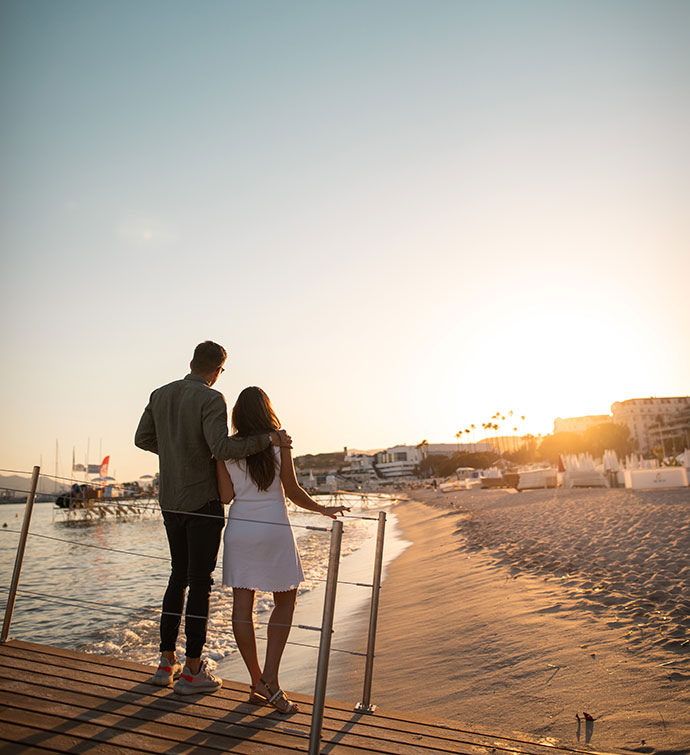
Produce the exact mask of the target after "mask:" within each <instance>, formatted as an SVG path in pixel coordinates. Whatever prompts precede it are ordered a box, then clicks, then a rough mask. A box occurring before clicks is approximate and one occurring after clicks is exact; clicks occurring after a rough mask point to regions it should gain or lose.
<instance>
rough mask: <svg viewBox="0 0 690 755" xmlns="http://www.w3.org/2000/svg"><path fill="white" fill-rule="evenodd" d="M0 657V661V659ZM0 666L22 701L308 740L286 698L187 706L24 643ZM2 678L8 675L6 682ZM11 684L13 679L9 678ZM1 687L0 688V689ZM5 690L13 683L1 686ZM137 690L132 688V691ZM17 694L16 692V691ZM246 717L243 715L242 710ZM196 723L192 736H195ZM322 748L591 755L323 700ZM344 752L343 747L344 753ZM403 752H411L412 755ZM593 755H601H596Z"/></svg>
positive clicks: (144, 673) (113, 667)
mask: <svg viewBox="0 0 690 755" xmlns="http://www.w3.org/2000/svg"><path fill="white" fill-rule="evenodd" d="M3 656H4V657H3ZM3 660H4V661H5V662H6V665H7V666H8V667H9V668H14V669H15V670H22V674H23V676H22V678H23V679H28V680H29V681H30V684H31V685H35V686H36V687H37V688H40V687H42V688H43V691H42V692H36V690H35V689H34V690H27V694H30V695H38V697H41V696H43V697H46V696H47V697H50V694H49V693H47V692H46V689H47V688H48V689H49V688H50V687H51V686H52V685H56V686H60V687H61V688H62V689H66V690H68V691H71V694H86V695H89V696H90V698H91V699H92V700H94V699H95V700H98V699H100V700H101V703H100V705H101V706H102V705H103V704H104V702H105V701H110V702H111V703H112V702H113V697H112V696H113V694H116V695H117V699H116V700H115V701H114V702H115V704H116V705H119V706H121V705H123V704H127V703H129V704H132V705H135V706H138V707H139V710H141V709H142V708H141V705H142V701H143V700H146V706H147V708H151V709H155V710H163V711H165V714H166V715H175V712H176V711H177V712H178V713H179V711H180V709H181V708H185V709H186V710H188V711H189V712H190V714H191V712H192V709H193V716H194V717H195V719H200V720H201V722H202V725H203V722H205V721H209V720H210V721H211V722H214V721H217V719H218V716H219V714H224V715H225V717H226V720H228V721H229V720H230V718H228V716H229V715H230V714H232V717H233V718H234V719H235V720H234V722H233V723H234V724H238V723H239V722H240V721H241V726H242V727H245V728H247V729H254V730H255V731H256V730H265V729H266V727H267V725H272V728H273V729H276V727H278V726H279V724H277V723H276V721H277V722H283V724H284V725H287V726H289V728H291V729H292V731H293V732H295V731H298V732H300V733H301V734H302V735H304V734H305V733H306V732H308V728H309V718H308V714H309V713H310V710H311V699H310V698H309V697H308V696H305V695H294V696H293V695H291V697H292V698H293V699H295V700H296V701H298V702H300V703H301V708H302V712H301V713H298V714H296V715H294V716H290V717H289V718H285V717H283V716H281V715H280V714H278V713H276V712H267V711H268V710H269V709H267V708H259V709H257V708H255V707H254V706H249V705H248V704H247V703H246V702H245V701H246V695H247V687H246V685H242V684H240V683H236V682H230V683H228V682H224V687H223V689H222V690H220V691H219V692H217V693H215V694H214V695H208V696H204V697H202V698H199V697H197V696H193V703H192V702H191V701H190V700H189V699H187V698H183V699H181V698H179V697H177V696H175V695H173V694H171V693H170V690H169V689H166V688H163V689H161V688H159V687H153V686H152V685H147V684H146V683H145V680H146V679H148V678H149V677H150V675H151V674H152V672H153V668H152V667H147V666H143V665H142V664H136V663H133V662H130V661H123V660H121V659H117V658H107V659H106V660H107V663H105V664H103V663H102V662H101V661H102V660H103V657H101V656H95V655H87V654H83V653H79V652H77V651H73V650H67V649H64V648H54V647H51V646H43V645H37V644H35V643H27V642H23V641H11V642H9V643H6V644H5V645H1V646H0V667H1V666H2V662H3ZM37 662H40V663H41V671H42V672H43V671H45V674H43V673H41V674H40V675H38V676H37V675H35V674H33V673H32V671H33V670H35V664H36V663H37ZM6 675H7V674H6ZM10 676H14V673H13V672H10ZM0 683H2V682H1V681H0ZM6 683H11V680H7V682H6ZM133 684H134V685H136V686H135V687H134V688H133V687H132V685H133ZM17 691H19V690H17ZM248 709H249V710H248ZM198 725H199V724H198V723H197V728H198ZM323 737H324V745H325V746H327V744H326V743H330V745H328V750H329V751H331V750H332V749H333V747H334V746H342V743H343V742H344V741H345V740H346V741H347V745H345V746H346V747H347V749H348V750H350V747H351V746H354V747H355V748H356V749H359V748H361V749H362V750H368V751H370V752H371V751H377V752H389V753H395V752H410V751H416V749H417V748H418V746H419V743H420V742H424V746H425V747H426V749H425V751H426V752H429V751H434V750H437V751H446V752H456V753H462V752H465V750H467V749H468V748H469V750H468V751H469V752H472V753H477V752H486V751H487V749H490V750H493V751H495V752H496V751H498V752H500V751H502V752H506V753H523V754H525V755H526V754H528V753H545V752H546V750H547V749H548V752H549V753H553V754H555V753H588V754H589V755H597V753H596V752H595V751H593V750H589V749H581V748H570V747H559V746H556V747H554V746H553V745H547V744H544V743H543V742H539V741H538V740H536V738H532V737H530V736H529V735H522V734H513V735H512V736H506V735H500V736H497V735H492V734H489V733H486V732H483V733H479V732H473V731H470V730H468V729H466V728H464V727H462V725H460V724H454V723H453V722H441V721H436V720H434V719H428V718H426V717H417V716H416V714H415V715H414V716H412V714H405V713H401V712H397V711H379V710H377V711H376V714H375V715H374V716H370V715H362V714H358V713H354V712H353V711H352V709H351V708H350V707H349V706H348V705H347V704H345V703H342V702H339V701H332V700H327V709H326V711H325V718H324V730H323ZM348 745H349V746H348ZM409 748H412V750H410V749H409ZM599 755H607V754H606V753H599Z"/></svg>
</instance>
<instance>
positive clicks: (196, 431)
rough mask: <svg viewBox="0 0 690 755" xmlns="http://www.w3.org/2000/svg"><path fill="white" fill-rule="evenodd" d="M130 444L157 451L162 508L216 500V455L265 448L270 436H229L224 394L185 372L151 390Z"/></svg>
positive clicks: (190, 507)
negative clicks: (177, 377) (171, 381)
mask: <svg viewBox="0 0 690 755" xmlns="http://www.w3.org/2000/svg"><path fill="white" fill-rule="evenodd" d="M134 443H135V444H136V445H137V446H138V447H139V448H143V449H144V451H152V452H153V453H154V454H158V458H159V464H160V481H159V501H160V505H161V508H162V509H166V510H168V511H196V510H197V509H200V508H201V507H202V506H204V505H205V504H206V503H208V501H213V500H217V499H218V486H217V483H216V463H215V459H243V458H245V457H246V456H251V455H252V454H255V453H258V452H259V451H263V450H264V448H267V447H268V446H269V445H270V444H271V436H270V435H268V434H267V433H266V434H263V435H255V436H252V437H250V438H238V437H233V438H230V437H228V410H227V406H226V404H225V398H224V397H223V394H222V393H219V392H218V391H216V390H214V389H213V388H211V387H210V386H209V385H208V384H207V383H206V381H205V380H204V379H203V378H202V377H199V376H198V375H191V374H190V375H187V376H186V377H185V378H184V379H183V380H176V381H175V382H173V383H168V385H164V386H162V387H161V388H157V389H156V390H155V391H154V392H153V393H152V394H151V398H150V399H149V403H148V406H147V407H146V409H144V413H143V415H142V417H141V420H140V421H139V426H138V427H137V431H136V434H135V436H134Z"/></svg>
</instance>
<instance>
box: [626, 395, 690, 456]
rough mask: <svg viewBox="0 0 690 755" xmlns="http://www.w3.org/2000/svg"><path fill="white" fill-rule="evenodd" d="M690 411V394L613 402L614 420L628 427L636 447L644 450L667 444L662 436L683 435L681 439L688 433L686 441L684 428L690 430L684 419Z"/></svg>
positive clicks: (642, 451)
mask: <svg viewBox="0 0 690 755" xmlns="http://www.w3.org/2000/svg"><path fill="white" fill-rule="evenodd" d="M689 412H690V396H669V397H664V398H656V397H651V398H631V399H628V400H627V401H616V403H615V404H612V405H611V413H612V414H613V421H614V422H616V423H617V424H619V425H626V426H627V428H628V429H629V430H630V437H631V438H632V441H633V444H634V446H635V449H636V450H637V451H639V452H641V453H649V452H650V451H651V450H652V448H654V447H655V446H662V445H664V444H663V443H662V438H663V439H664V440H666V439H667V438H668V437H669V434H671V435H674V436H678V435H680V438H679V440H683V435H684V434H685V435H686V437H685V440H686V441H687V432H685V431H684V429H683V428H684V427H685V428H686V430H687V426H686V425H684V422H685V419H684V418H686V417H687V416H688V413H689ZM670 450H671V449H667V451H670ZM681 450H682V449H681Z"/></svg>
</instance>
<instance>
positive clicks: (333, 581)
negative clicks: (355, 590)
mask: <svg viewBox="0 0 690 755" xmlns="http://www.w3.org/2000/svg"><path fill="white" fill-rule="evenodd" d="M342 539H343V523H342V522H341V521H339V520H338V521H335V522H333V528H332V529H331V553H330V557H329V559H328V577H327V578H326V593H325V595H324V599H323V620H322V621H321V642H320V643H319V660H318V662H317V664H316V684H315V686H314V706H313V708H312V714H311V729H310V730H309V755H318V753H319V749H320V748H321V728H322V726H323V708H324V703H325V700H326V682H327V680H328V658H329V654H330V652H331V634H332V633H333V612H334V610H335V594H336V590H337V587H338V569H339V567H340V544H341V542H342Z"/></svg>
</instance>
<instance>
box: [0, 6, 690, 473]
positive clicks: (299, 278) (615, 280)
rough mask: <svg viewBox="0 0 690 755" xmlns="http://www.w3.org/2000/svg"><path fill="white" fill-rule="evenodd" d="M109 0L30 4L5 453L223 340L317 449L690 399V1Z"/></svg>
mask: <svg viewBox="0 0 690 755" xmlns="http://www.w3.org/2000/svg"><path fill="white" fill-rule="evenodd" d="M106 7H109V6H107V4H106V5H105V6H103V5H100V4H97V5H83V6H82V5H79V6H74V7H69V8H68V7H66V6H64V5H63V4H60V5H59V6H50V5H44V4H23V3H9V4H7V5H6V7H5V10H4V16H5V19H4V24H3V26H4V29H5V31H4V34H5V37H4V45H3V47H4V50H5V53H4V54H5V56H6V58H7V60H8V61H9V64H8V65H7V66H5V67H4V68H3V73H2V80H3V82H4V85H5V88H6V89H7V91H8V92H9V94H8V97H9V100H8V102H9V110H8V112H9V113H10V115H9V116H8V124H7V134H8V136H7V137H6V139H5V141H4V142H3V144H4V150H5V160H6V170H5V171H4V176H5V178H4V180H5V186H6V192H5V196H6V202H5V206H6V215H5V223H4V227H5V237H4V238H5V242H4V249H5V255H4V268H3V272H4V275H3V281H4V296H3V307H4V310H5V319H4V321H5V323H6V328H5V331H4V336H3V346H4V353H5V358H6V363H7V364H8V365H9V368H8V369H7V370H6V371H5V372H4V374H3V377H2V381H3V394H4V396H5V401H4V402H3V409H2V423H3V427H4V428H5V432H4V434H3V446H2V457H3V459H4V460H5V461H4V462H3V463H4V465H5V466H6V467H11V468H21V469H27V468H30V467H31V466H32V465H33V464H35V463H38V462H39V461H40V460H41V459H43V462H44V464H46V463H49V464H50V466H51V467H54V466H55V459H54V456H55V451H54V449H55V442H56V440H57V441H58V446H59V459H58V466H59V467H60V469H61V471H62V472H67V471H68V470H69V466H70V463H71V453H72V448H73V447H75V448H76V452H77V454H81V455H85V454H86V450H87V445H88V446H89V447H90V448H91V450H92V452H93V459H91V461H93V460H95V455H96V451H95V450H94V449H95V448H96V446H97V444H101V445H102V447H103V448H105V449H107V451H108V452H109V453H110V454H111V456H112V464H113V470H115V471H116V472H117V474H118V476H119V477H132V476H137V475H139V474H143V473H151V472H153V471H155V469H154V467H155V460H154V459H153V458H152V457H150V456H149V455H147V454H146V453H144V452H142V451H139V450H137V449H136V448H134V446H133V445H132V434H133V431H134V427H135V426H136V422H137V419H138V416H139V413H140V411H141V409H142V408H143V406H144V404H145V403H146V399H147V396H148V393H149V392H150V390H151V389H152V388H153V387H154V386H156V385H159V384H161V383H163V382H165V381H167V380H172V379H174V378H177V377H181V376H182V375H184V374H185V372H186V370H187V365H188V362H189V359H190V355H191V350H192V349H193V347H194V345H195V344H196V343H197V342H199V341H200V340H203V339H205V338H211V339H213V340H216V341H218V342H220V343H222V344H224V345H225V346H226V347H227V349H228V351H229V353H230V364H229V369H228V371H227V372H226V373H225V374H224V375H223V377H222V378H221V381H220V382H219V384H218V387H219V388H220V389H221V390H222V391H223V392H224V393H225V395H226V396H227V398H228V401H229V402H230V403H231V404H232V402H233V401H234V398H235V396H236V395H237V394H238V392H239V390H240V389H241V388H243V387H244V386H246V385H260V386H262V387H264V388H265V389H266V390H267V391H268V392H269V394H270V395H271V397H272V399H273V401H274V404H275V406H276V409H277V411H278V413H279V416H280V418H281V420H282V421H283V423H284V424H285V426H286V427H288V428H289V429H290V431H291V433H292V435H293V437H294V440H295V448H296V452H297V453H305V452H319V451H330V450H338V449H342V447H343V446H349V447H356V448H365V449H366V448H379V447H384V446H388V445H393V444H395V443H402V442H405V443H410V444H415V443H419V442H420V441H421V440H422V439H424V438H428V439H430V440H432V441H435V442H452V441H453V440H454V438H455V433H456V432H457V430H458V428H459V427H465V426H466V425H469V424H472V423H474V424H475V425H476V426H477V427H481V423H482V422H485V421H486V420H487V419H488V418H489V417H490V416H491V415H492V414H493V413H494V412H495V411H496V409H497V408H500V409H501V410H504V411H507V410H509V409H511V408H512V409H514V410H515V411H516V412H519V413H520V414H524V415H525V416H526V420H525V422H524V423H523V426H522V427H521V432H530V433H533V434H539V433H541V434H546V433H549V432H552V430H553V420H554V418H555V417H557V416H562V417H567V416H578V415H586V414H606V413H609V412H610V407H611V404H612V403H613V402H614V401H620V400H624V399H627V398H634V397H643V396H650V395H658V396H664V395H686V394H687V393H688V392H689V389H690V382H689V377H690V351H689V347H688V339H687V338H686V337H685V330H684V328H685V323H686V322H687V314H688V307H687V302H686V298H687V297H686V288H687V286H686V281H687V278H688V271H689V269H688V264H689V263H688V259H689V258H688V255H687V238H686V237H687V222H686V218H687V212H686V210H687V175H686V172H685V169H684V165H685V161H684V160H683V159H682V155H681V152H680V151H681V150H682V146H681V145H682V144H684V142H685V138H686V133H687V130H688V129H687V125H688V116H689V112H688V106H687V102H686V101H685V100H684V99H683V98H679V97H678V96H677V93H678V92H680V91H684V89H685V84H686V80H687V75H688V69H687V65H686V57H685V52H684V37H683V35H682V34H681V32H680V29H681V28H682V27H683V24H682V23H679V22H678V18H677V17H680V16H683V15H684V13H685V11H683V12H681V10H680V9H679V6H676V5H674V4H672V3H661V4H655V5H654V7H652V6H649V7H643V6H637V5H636V6H635V8H634V10H633V9H631V7H630V6H629V5H627V4H625V3H617V2H614V3H610V4H607V5H605V6H601V7H600V8H595V7H594V6H592V7H589V6H582V5H580V4H578V3H566V4H560V5H558V7H555V6H552V5H549V4H543V3H536V2H535V3H527V4H509V3H501V4H500V12H498V11H497V10H496V9H495V8H493V7H491V6H488V5H485V4H482V3H476V4H472V3H470V4H456V3H447V2H439V3H437V4H436V5H435V12H434V13H432V14H429V13H427V12H426V11H425V10H424V8H423V7H422V5H420V4H415V3H404V4H399V3H385V2H384V3H379V4H376V7H375V9H372V8H368V9H366V6H365V5H355V6H348V7H346V6H341V7H337V6H334V5H332V4H323V5H316V6H311V5H309V6H307V5H302V4H299V3H298V4H297V5H293V6H291V8H290V9H287V8H281V9H280V11H279V12H278V11H276V10H275V9H273V10H272V11H271V12H270V13H268V15H267V11H265V9H264V10H262V7H263V6H261V5H259V6H255V5H253V4H247V5H237V4H218V3H215V2H208V3H201V4H199V6H198V7H197V8H196V9H195V11H194V13H191V12H190V11H189V9H188V8H186V7H184V6H182V5H177V4H175V5H174V7H170V8H168V7H163V6H160V7H159V6H157V5H156V4H155V3H154V4H152V5H151V6H147V8H146V9H143V8H140V9H138V10H137V12H136V14H135V15H132V14H133V13H134V10H132V9H129V6H128V7H127V8H123V9H122V11H121V12H120V13H118V14H116V15H115V16H113V15H112V14H109V13H107V12H106V10H105V8H106ZM155 8H158V10H154V9H155ZM365 9H366V10H365ZM160 14H162V16H163V17H165V19H166V25H165V29H166V30H167V31H164V30H163V28H162V27H160V24H159V21H160ZM362 14H365V15H366V18H367V21H366V23H362ZM58 16H60V18H62V19H63V20H65V23H56V18H57V17H58ZM135 16H136V18H135ZM269 17H270V18H271V19H272V21H271V22H270V23H269V21H268V19H269ZM70 18H71V19H72V20H75V19H77V18H79V23H78V24H76V25H74V24H72V23H67V22H66V21H67V20H69V19H70ZM276 18H280V23H275V20H276ZM622 19H624V24H623V26H621V22H622ZM75 23H76V21H75ZM336 28H337V29H338V34H337V36H334V29H336ZM593 28H596V29H597V33H596V35H594V36H592V29H593ZM87 29H88V33H86V32H85V30H87ZM141 30H145V32H143V31H141ZM315 31H318V33H315ZM173 40H175V41H174V42H173ZM124 49H126V50H127V51H128V52H127V54H126V56H124V53H123V50H124ZM259 50H260V51H261V52H260V53H259ZM298 51H299V53H298ZM123 56H124V57H123ZM125 57H126V65H124V64H123V60H124V59H125ZM86 71H90V72H91V74H90V75H89V76H87V75H86ZM49 72H50V73H49ZM91 75H93V76H96V77H97V78H98V86H94V85H93V80H92V78H91ZM29 217H30V218H31V219H32V220H31V222H30V223H29V222H28V221H27V218H29ZM29 363H30V364H32V365H34V364H38V365H39V366H38V368H37V369H36V368H33V367H32V369H31V370H29V371H28V372H27V371H26V370H25V369H23V368H22V365H25V364H29ZM478 435H479V434H478ZM477 439H478V438H477ZM89 444H90V445H89ZM51 471H52V470H51Z"/></svg>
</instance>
